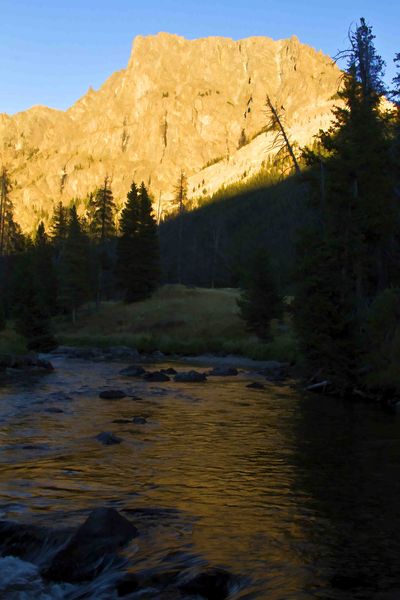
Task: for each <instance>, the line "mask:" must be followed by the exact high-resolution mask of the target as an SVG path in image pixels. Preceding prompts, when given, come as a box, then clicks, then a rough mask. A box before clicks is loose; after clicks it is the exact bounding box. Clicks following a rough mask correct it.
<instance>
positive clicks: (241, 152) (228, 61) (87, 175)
mask: <svg viewBox="0 0 400 600" xmlns="http://www.w3.org/2000/svg"><path fill="white" fill-rule="evenodd" d="M339 74H340V72H339V70H338V68H337V67H336V66H335V65H332V61H331V60H330V59H329V57H327V56H324V55H323V54H321V53H320V52H316V51H315V50H313V49H312V48H310V47H309V46H306V45H304V44H301V43H300V42H299V40H298V39H297V37H296V36H293V37H292V38H290V39H289V40H278V41H274V40H272V39H271V38H267V37H261V36H260V37H250V38H245V39H243V40H237V41H235V40H233V39H230V38H224V37H210V38H199V39H195V40H187V39H185V38H184V37H182V36H179V35H176V34H170V33H165V32H160V33H158V34H156V35H149V36H137V37H136V38H135V40H134V42H133V48H132V54H131V57H130V60H129V64H128V67H127V68H126V69H122V70H121V71H118V72H116V73H114V74H113V75H111V77H110V78H109V79H108V80H107V81H106V82H105V83H104V84H103V85H102V86H101V87H100V88H99V89H98V90H93V89H92V88H89V90H88V92H87V93H86V94H85V95H84V96H83V97H82V98H81V99H80V100H79V101H78V102H76V103H75V104H74V106H72V107H71V108H70V109H69V110H68V111H67V112H65V113H64V112H60V111H53V110H52V109H46V108H45V107H41V108H35V109H31V110H30V111H25V112H23V113H19V114H18V115H14V116H13V117H9V118H1V119H0V139H2V140H4V143H3V146H2V147H1V154H0V162H2V163H4V164H7V165H8V167H9V170H10V171H11V173H12V174H13V178H14V179H15V180H16V182H17V183H16V185H15V186H14V190H13V201H14V204H15V207H16V216H17V219H18V220H19V221H20V222H21V224H22V225H23V227H24V229H29V228H31V227H33V226H35V225H36V223H37V221H38V220H39V218H45V219H46V215H50V214H51V211H52V204H53V202H58V201H59V200H61V201H63V202H65V203H66V204H68V203H69V202H70V201H71V199H72V198H81V199H84V198H85V197H87V195H88V193H89V192H91V191H93V189H95V188H96V187H97V186H98V185H99V184H100V183H101V181H102V180H103V179H104V177H105V176H106V175H112V176H113V192H114V195H115V196H116V199H117V201H119V202H120V203H122V202H123V201H124V198H125V195H126V193H127V191H128V190H129V187H130V184H131V182H132V179H135V180H136V181H142V180H143V181H144V182H145V183H146V184H149V185H150V188H151V191H152V192H153V194H154V196H155V197H156V198H157V199H158V198H161V203H162V204H164V209H165V210H168V202H169V199H170V198H171V196H172V194H173V189H174V185H175V182H176V180H177V178H178V176H179V173H180V172H181V169H183V170H184V171H185V172H186V174H187V175H188V177H189V192H190V196H191V197H192V198H193V199H194V202H197V201H198V200H201V198H202V197H203V196H204V195H208V194H210V193H212V192H213V191H215V190H216V189H217V188H218V187H220V186H221V185H223V184H226V183H230V182H233V181H237V180H239V179H243V178H246V177H248V176H250V175H252V174H254V173H255V172H256V171H257V170H258V169H259V168H260V166H261V164H262V163H263V161H265V160H266V159H267V158H268V156H269V154H270V153H271V141H272V140H270V139H269V138H268V136H267V135H266V134H265V133H263V130H264V128H265V125H266V122H265V119H266V117H265V98H266V95H267V94H268V95H269V96H270V97H271V98H272V99H273V100H274V101H276V102H278V103H279V105H281V104H283V105H284V106H285V116H286V122H287V127H288V132H289V133H290V135H291V136H292V138H293V139H294V140H296V141H297V142H298V143H299V144H300V145H304V144H305V143H307V142H308V141H310V140H311V138H312V136H313V135H315V134H316V133H317V132H318V130H319V129H320V128H321V127H325V126H327V125H328V124H329V122H330V119H331V109H332V105H333V101H332V97H333V96H334V94H335V93H336V91H337V87H338V82H339ZM33 114H35V115H36V116H35V118H33ZM60 174H61V175H60ZM35 220H36V222H35Z"/></svg>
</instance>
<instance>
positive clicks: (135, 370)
mask: <svg viewBox="0 0 400 600" xmlns="http://www.w3.org/2000/svg"><path fill="white" fill-rule="evenodd" d="M145 373H146V371H145V370H144V369H143V367H140V366H137V365H130V366H129V367H126V368H125V369H122V371H120V372H119V374H120V375H123V376H124V377H141V376H142V375H144V374H145Z"/></svg>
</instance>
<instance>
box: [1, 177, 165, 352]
mask: <svg viewBox="0 0 400 600" xmlns="http://www.w3.org/2000/svg"><path fill="white" fill-rule="evenodd" d="M1 182H2V183H3V186H4V189H5V190H7V187H8V174H7V172H6V171H5V170H3V172H2V175H1ZM5 197H6V200H7V203H4V206H5V207H6V208H5V209H4V211H3V215H4V216H3V221H4V228H1V229H0V231H3V229H4V236H3V237H1V238H0V239H1V240H3V242H4V243H3V246H2V260H1V263H0V264H1V278H0V281H1V290H0V291H1V306H0V307H1V320H0V325H3V326H4V322H5V319H6V318H7V317H10V318H13V319H14V321H15V326H16V329H17V331H18V332H19V333H21V334H22V335H23V336H24V337H25V338H26V339H27V341H28V348H31V349H36V350H43V351H45V350H47V349H50V348H51V347H53V346H54V345H55V340H54V338H53V335H52V327H51V319H50V318H51V317H54V316H56V315H58V314H64V315H69V316H70V317H71V318H72V321H73V323H75V321H76V315H77V311H78V309H79V308H80V307H81V306H82V305H84V304H85V303H87V302H95V303H96V304H99V303H100V302H101V301H102V300H106V299H110V298H119V299H121V300H125V301H126V302H133V301H136V300H142V299H144V298H147V297H148V296H150V295H151V294H152V292H153V291H154V290H155V289H156V287H157V286H158V284H159V281H160V254H159V241H158V232H157V224H156V221H155V217H154V215H153V212H152V203H151V198H150V196H149V193H148V190H147V189H146V187H145V185H144V183H142V184H141V185H140V186H139V187H137V186H136V184H135V183H134V182H133V183H132V186H131V189H130V191H129V193H128V195H127V199H126V203H125V206H124V208H123V210H122V212H121V213H120V217H119V221H118V222H117V219H116V206H115V202H114V199H113V195H112V190H111V187H110V184H109V180H108V178H106V179H105V181H104V184H103V185H102V187H100V188H99V189H98V190H97V191H96V192H95V193H93V194H91V195H90V197H89V199H88V204H87V211H86V213H85V215H84V216H79V215H78V212H77V208H76V206H75V204H72V206H71V207H70V208H66V207H64V206H63V205H62V203H61V202H60V203H59V204H58V206H57V207H56V208H55V210H54V214H53V216H52V220H51V225H50V228H49V231H46V230H45V226H44V224H43V223H42V222H41V223H40V224H39V226H38V228H37V230H36V232H35V233H34V235H33V237H32V238H29V237H27V236H24V235H22V233H21V231H20V229H19V227H18V225H16V224H15V223H14V220H13V215H12V204H11V202H10V201H9V197H8V196H5Z"/></svg>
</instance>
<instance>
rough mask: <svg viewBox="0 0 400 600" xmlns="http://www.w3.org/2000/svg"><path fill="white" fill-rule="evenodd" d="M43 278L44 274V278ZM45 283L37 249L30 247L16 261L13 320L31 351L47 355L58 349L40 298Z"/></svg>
mask: <svg viewBox="0 0 400 600" xmlns="http://www.w3.org/2000/svg"><path fill="white" fill-rule="evenodd" d="M42 276H44V274H42ZM41 284H43V281H40V280H39V279H38V277H37V273H36V264H35V248H34V245H33V244H30V245H29V246H28V247H27V248H26V249H25V251H24V252H22V253H20V254H18V255H17V256H16V257H15V259H14V269H13V281H12V284H11V288H12V292H11V297H12V316H13V317H14V321H15V328H16V330H17V332H18V333H20V334H21V335H22V336H24V337H25V338H26V342H27V348H28V350H36V351H39V352H48V351H50V350H52V349H54V348H55V347H56V346H57V343H56V341H55V339H54V336H53V332H52V324H51V320H50V314H49V311H48V309H47V306H46V305H45V304H44V303H43V299H42V297H41V292H42V287H41Z"/></svg>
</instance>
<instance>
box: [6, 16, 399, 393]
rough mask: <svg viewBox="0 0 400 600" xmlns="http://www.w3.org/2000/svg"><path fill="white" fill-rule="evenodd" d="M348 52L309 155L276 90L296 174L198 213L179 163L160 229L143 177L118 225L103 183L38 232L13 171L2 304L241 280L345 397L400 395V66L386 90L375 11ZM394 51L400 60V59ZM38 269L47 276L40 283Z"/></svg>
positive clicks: (52, 309)
mask: <svg viewBox="0 0 400 600" xmlns="http://www.w3.org/2000/svg"><path fill="white" fill-rule="evenodd" d="M341 56H342V58H343V57H344V58H345V59H346V61H347V67H346V69H345V71H344V73H343V79H342V81H341V84H340V88H339V91H338V98H339V99H340V104H339V106H338V107H337V108H336V109H334V114H333V122H332V125H331V127H330V129H329V130H328V131H325V132H320V134H319V135H318V136H317V137H316V139H315V140H314V142H313V144H312V146H310V147H309V148H305V149H303V150H302V152H301V153H300V152H298V150H297V149H295V145H293V144H292V143H291V141H290V139H289V138H288V136H287V135H286V132H285V127H284V121H283V120H282V119H281V118H280V113H279V111H278V109H277V108H276V107H275V106H274V104H273V101H272V99H270V98H269V97H267V108H268V110H269V123H268V125H267V127H268V128H269V129H270V130H271V131H274V132H276V139H277V140H278V142H279V143H281V151H279V152H278V160H279V161H280V163H279V164H280V166H282V165H288V164H289V165H290V166H291V175H290V177H288V178H285V179H283V178H280V180H279V177H277V165H276V164H268V165H266V166H265V168H264V171H263V172H262V173H260V174H259V176H258V177H257V178H255V180H254V181H252V182H250V184H249V182H243V183H240V182H239V183H238V184H236V185H234V186H230V187H229V188H228V189H225V190H221V191H220V192H219V193H217V194H216V195H215V196H214V197H213V198H208V199H207V203H206V204H205V205H204V206H201V207H200V208H199V209H197V210H189V208H190V202H189V200H188V192H187V179H186V177H185V175H184V173H183V172H182V173H181V175H180V177H179V180H178V183H177V185H176V189H175V200H176V203H175V211H174V213H173V214H171V215H170V216H169V217H168V218H167V219H165V220H164V221H163V222H162V223H161V224H160V226H159V227H158V228H157V225H156V222H155V219H154V216H153V214H152V212H151V201H150V197H149V193H148V191H147V190H146V188H145V186H144V185H143V184H142V186H141V187H140V188H139V189H137V188H136V186H135V185H134V184H133V186H132V189H131V191H130V193H129V195H128V199H127V203H126V205H125V208H124V210H123V211H122V214H121V219H120V222H119V224H118V223H116V220H115V205H114V203H113V199H112V192H111V189H110V187H109V182H108V181H107V180H106V181H105V183H104V186H103V187H102V188H100V189H99V190H97V192H96V193H95V194H94V195H93V196H91V197H90V199H89V200H88V203H87V211H86V216H85V218H83V219H82V218H79V217H78V215H77V212H76V209H75V208H74V207H72V208H71V209H69V211H67V212H66V209H65V208H64V207H63V206H62V205H59V206H58V207H57V210H56V212H55V215H54V217H53V222H52V226H51V229H50V231H49V232H45V231H44V227H43V225H40V226H39V229H38V231H37V232H36V234H35V237H34V239H33V240H32V241H27V240H26V239H24V237H23V236H22V234H21V232H20V231H19V229H18V226H17V225H16V224H15V223H14V222H13V219H12V207H11V205H10V203H9V200H8V198H9V194H8V179H7V172H6V171H5V170H3V175H2V179H1V181H0V184H1V190H2V195H1V198H2V203H1V207H0V217H1V218H0V251H1V253H2V255H3V256H4V255H8V256H9V260H5V261H4V260H3V262H2V270H3V273H2V278H1V281H2V285H3V298H5V300H4V301H3V312H4V311H5V312H6V313H7V314H10V313H13V314H15V317H16V319H17V322H18V320H19V321H23V317H22V316H21V315H23V310H22V308H21V307H23V306H25V305H26V300H21V298H22V296H23V294H27V295H29V297H30V298H31V299H32V298H37V299H38V300H37V302H36V304H35V303H33V304H32V301H31V307H30V310H31V311H34V310H37V311H38V312H40V310H41V309H42V308H43V307H45V308H46V311H47V312H48V313H50V314H55V313H56V312H57V311H64V312H68V313H70V314H71V315H72V317H73V318H75V314H76V310H77V308H78V307H79V306H81V305H82V303H84V302H86V301H87V300H89V299H91V300H97V302H99V301H101V300H102V299H107V298H120V299H125V300H126V301H128V302H132V301H135V300H138V299H141V298H144V297H146V296H147V295H149V294H151V292H152V290H154V289H155V287H156V286H157V284H158V283H159V282H160V281H164V282H169V283H171V282H177V283H184V284H194V285H202V286H210V287H213V286H227V285H228V286H242V288H243V289H244V292H243V298H242V300H241V302H240V306H241V310H242V315H243V317H244V318H245V319H246V320H247V322H248V324H249V327H250V328H251V329H252V330H253V331H255V332H256V333H258V334H259V335H260V336H261V337H263V336H265V335H269V331H270V329H269V323H270V321H271V319H272V318H275V319H280V318H282V315H283V313H284V312H285V313H286V314H288V313H290V315H289V317H290V321H291V323H292V326H293V328H294V331H295V333H296V336H297V340H298V343H299V347H300V349H301V360H302V362H303V366H304V368H305V369H306V370H307V371H308V372H309V373H310V374H313V375H314V377H315V378H316V379H318V380H323V381H324V382H326V384H327V385H331V386H332V387H333V389H335V391H337V392H339V393H343V394H346V393H349V392H350V391H351V393H353V392H354V390H357V393H360V394H368V391H366V390H370V389H372V388H373V387H374V386H377V387H378V388H380V389H382V388H385V389H387V390H394V389H396V390H399V391H400V373H399V369H398V362H399V360H400V270H399V267H400V210H399V196H400V108H399V107H400V72H399V71H398V74H397V75H396V76H395V78H394V80H393V89H391V90H387V89H386V87H385V85H384V83H383V75H384V62H383V60H382V58H381V57H380V56H379V55H378V53H377V51H376V48H375V42H374V35H373V33H372V29H371V27H370V26H369V25H368V24H367V23H366V21H365V20H364V19H361V20H360V23H359V24H358V25H357V26H356V27H355V28H354V29H353V30H352V31H351V32H350V34H349V48H348V49H347V50H346V51H345V52H343V53H341ZM394 60H395V64H396V66H397V67H400V54H398V55H397V56H396V57H395V59H394ZM386 98H390V99H391V103H389V102H388V101H387V100H386ZM282 151H283V154H284V155H285V154H286V156H284V157H283V156H282ZM278 170H279V169H278ZM78 249H79V251H78ZM160 250H161V252H160ZM78 257H79V258H78ZM46 261H47V262H46ZM10 265H12V267H10ZM35 273H36V274H37V275H35ZM39 273H42V274H43V273H46V283H45V285H43V284H39V285H37V284H35V281H36V280H37V279H40V275H39ZM42 279H43V277H42ZM21 282H23V283H24V285H22V283H21ZM27 282H32V283H29V285H31V286H32V289H31V290H30V292H27V291H26V290H27V289H29V285H28V284H27ZM35 285H36V288H35ZM21 288H24V291H22V289H21ZM42 288H43V289H42ZM284 296H285V297H286V304H285V303H284V302H283V297H284ZM288 296H289V297H290V302H289V303H288ZM36 305H37V306H36ZM28 312H29V311H28ZM257 315H262V317H261V316H260V318H257Z"/></svg>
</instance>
